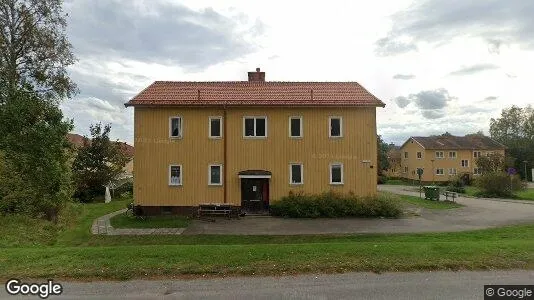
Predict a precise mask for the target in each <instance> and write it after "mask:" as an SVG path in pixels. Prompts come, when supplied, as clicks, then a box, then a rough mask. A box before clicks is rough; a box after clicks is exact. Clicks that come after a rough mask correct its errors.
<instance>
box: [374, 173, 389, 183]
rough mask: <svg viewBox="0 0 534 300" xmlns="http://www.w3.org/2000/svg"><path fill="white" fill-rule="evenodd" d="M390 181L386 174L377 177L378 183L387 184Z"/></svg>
mask: <svg viewBox="0 0 534 300" xmlns="http://www.w3.org/2000/svg"><path fill="white" fill-rule="evenodd" d="M387 181H388V177H387V176H385V175H378V176H377V177H376V183H378V184H385V183H386V182H387Z"/></svg>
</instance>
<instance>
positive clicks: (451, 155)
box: [449, 151, 456, 159]
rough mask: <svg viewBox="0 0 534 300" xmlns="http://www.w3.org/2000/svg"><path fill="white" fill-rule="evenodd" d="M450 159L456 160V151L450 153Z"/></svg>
mask: <svg viewBox="0 0 534 300" xmlns="http://www.w3.org/2000/svg"><path fill="white" fill-rule="evenodd" d="M449 158H453V159H454V158H456V151H449Z"/></svg>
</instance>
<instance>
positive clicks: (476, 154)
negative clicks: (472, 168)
mask: <svg viewBox="0 0 534 300" xmlns="http://www.w3.org/2000/svg"><path fill="white" fill-rule="evenodd" d="M480 155H481V153H480V151H474V152H473V157H474V158H477V157H480Z"/></svg>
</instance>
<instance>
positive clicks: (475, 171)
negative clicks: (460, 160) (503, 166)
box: [473, 168, 482, 175]
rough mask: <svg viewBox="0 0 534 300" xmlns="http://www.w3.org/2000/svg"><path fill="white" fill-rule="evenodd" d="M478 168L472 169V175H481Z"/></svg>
mask: <svg viewBox="0 0 534 300" xmlns="http://www.w3.org/2000/svg"><path fill="white" fill-rule="evenodd" d="M481 174H482V172H480V168H473V175H481Z"/></svg>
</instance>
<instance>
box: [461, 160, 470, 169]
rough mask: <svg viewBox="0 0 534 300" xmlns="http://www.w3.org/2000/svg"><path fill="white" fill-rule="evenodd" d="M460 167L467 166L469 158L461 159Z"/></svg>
mask: <svg viewBox="0 0 534 300" xmlns="http://www.w3.org/2000/svg"><path fill="white" fill-rule="evenodd" d="M462 167H464V168H467V167H469V160H467V159H462Z"/></svg>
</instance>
